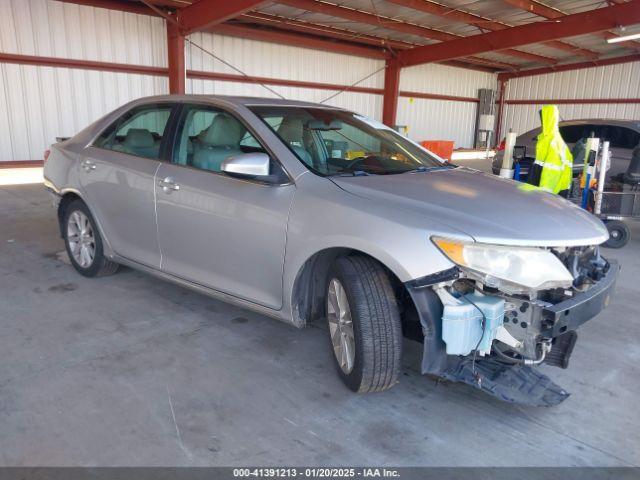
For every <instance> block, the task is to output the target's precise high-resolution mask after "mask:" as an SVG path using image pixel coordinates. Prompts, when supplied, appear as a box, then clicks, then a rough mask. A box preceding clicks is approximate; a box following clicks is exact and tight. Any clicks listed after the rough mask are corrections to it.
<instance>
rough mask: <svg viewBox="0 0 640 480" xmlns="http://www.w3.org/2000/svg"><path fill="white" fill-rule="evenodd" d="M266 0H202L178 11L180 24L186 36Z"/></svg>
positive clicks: (228, 18)
mask: <svg viewBox="0 0 640 480" xmlns="http://www.w3.org/2000/svg"><path fill="white" fill-rule="evenodd" d="M262 3H265V0H233V1H229V0H200V1H199V2H197V3H194V4H192V5H189V6H188V7H185V8H181V9H179V10H178V13H177V18H178V23H179V24H180V26H181V27H182V29H183V30H184V33H185V34H187V35H188V34H190V33H193V32H196V31H198V30H204V29H206V28H208V27H211V26H212V25H216V24H218V23H223V22H226V21H227V20H230V19H232V18H235V17H237V16H238V15H242V14H243V13H245V12H248V11H250V10H253V9H255V8H257V7H258V6H260V5H261V4H262Z"/></svg>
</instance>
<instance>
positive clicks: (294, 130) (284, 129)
mask: <svg viewBox="0 0 640 480" xmlns="http://www.w3.org/2000/svg"><path fill="white" fill-rule="evenodd" d="M278 135H279V136H280V138H281V139H282V140H284V142H285V143H286V144H287V145H288V146H289V147H290V148H291V149H292V150H293V151H294V152H295V153H296V155H298V157H300V159H301V160H302V161H303V162H304V163H306V164H307V165H309V166H311V165H312V163H313V159H312V157H311V154H310V153H309V152H308V151H307V150H306V149H305V148H304V146H303V145H304V123H303V120H302V119H301V118H296V117H285V118H283V119H282V123H281V124H280V127H278Z"/></svg>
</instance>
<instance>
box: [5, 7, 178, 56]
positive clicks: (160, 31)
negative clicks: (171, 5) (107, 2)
mask: <svg viewBox="0 0 640 480" xmlns="http://www.w3.org/2000/svg"><path fill="white" fill-rule="evenodd" d="M0 51H2V52H4V53H14V54H20V55H37V56H44V57H61V58H73V59H80V60H95V61H102V62H115V63H129V64H133V65H150V66H166V63H167V60H166V58H167V41H166V33H165V23H164V20H163V19H161V18H158V17H152V16H149V15H136V14H133V13H125V12H119V11H115V10H107V9H104V8H94V7H87V6H81V5H76V4H72V3H63V2H55V1H53V0H0Z"/></svg>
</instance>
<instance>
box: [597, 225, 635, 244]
mask: <svg viewBox="0 0 640 480" xmlns="http://www.w3.org/2000/svg"><path fill="white" fill-rule="evenodd" d="M605 226H606V227H607V230H608V231H609V240H607V241H606V242H604V244H603V246H605V247H607V248H622V247H624V246H625V245H626V244H627V243H628V242H629V238H630V237H631V231H630V230H629V227H628V226H627V224H626V223H624V222H621V221H620V220H609V221H607V222H605Z"/></svg>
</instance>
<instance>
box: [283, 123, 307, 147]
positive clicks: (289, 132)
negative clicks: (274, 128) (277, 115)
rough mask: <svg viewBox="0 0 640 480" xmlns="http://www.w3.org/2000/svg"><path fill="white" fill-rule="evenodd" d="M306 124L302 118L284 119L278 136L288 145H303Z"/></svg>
mask: <svg viewBox="0 0 640 480" xmlns="http://www.w3.org/2000/svg"><path fill="white" fill-rule="evenodd" d="M303 133H304V124H303V122H302V119H301V118H296V117H284V118H283V119H282V123H281V124H280V127H278V135H280V138H282V139H283V140H284V141H285V142H287V143H294V142H295V143H301V142H302V141H303V139H302V137H303Z"/></svg>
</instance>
